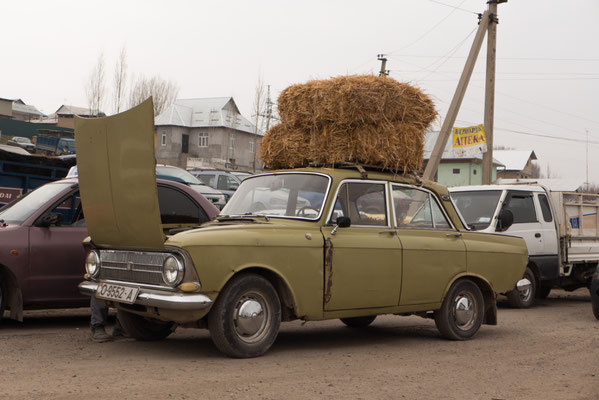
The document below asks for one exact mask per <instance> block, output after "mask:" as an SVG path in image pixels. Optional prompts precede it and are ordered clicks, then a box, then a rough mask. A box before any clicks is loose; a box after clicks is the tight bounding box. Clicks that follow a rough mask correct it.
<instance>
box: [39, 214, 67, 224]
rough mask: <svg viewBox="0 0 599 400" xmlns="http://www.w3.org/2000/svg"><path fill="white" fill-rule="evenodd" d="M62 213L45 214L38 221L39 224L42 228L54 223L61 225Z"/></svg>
mask: <svg viewBox="0 0 599 400" xmlns="http://www.w3.org/2000/svg"><path fill="white" fill-rule="evenodd" d="M62 219H63V217H62V214H58V213H49V214H46V215H44V216H43V217H42V218H41V219H40V220H39V223H38V226H41V227H42V228H48V227H50V226H52V225H54V226H61V225H62Z"/></svg>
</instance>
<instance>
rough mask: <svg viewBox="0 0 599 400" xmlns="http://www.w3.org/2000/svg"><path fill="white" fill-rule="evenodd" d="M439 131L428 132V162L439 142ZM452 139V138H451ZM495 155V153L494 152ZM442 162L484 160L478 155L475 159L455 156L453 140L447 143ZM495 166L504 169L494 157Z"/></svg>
mask: <svg viewBox="0 0 599 400" xmlns="http://www.w3.org/2000/svg"><path fill="white" fill-rule="evenodd" d="M439 133H440V132H439V131H429V132H427V134H426V136H425V138H424V159H425V160H428V159H429V158H431V154H432V153H433V149H434V148H435V143H436V142H437V138H438V137H439ZM450 139H451V138H450ZM493 155H495V152H493ZM441 159H442V160H482V159H483V155H482V154H480V155H477V156H474V157H458V156H456V155H454V154H453V147H452V144H451V140H448V141H447V144H446V145H445V149H444V150H443V155H442V156H441ZM493 164H494V165H497V166H500V167H502V166H503V163H502V162H501V161H500V160H498V159H497V158H496V157H493Z"/></svg>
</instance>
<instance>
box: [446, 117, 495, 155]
mask: <svg viewBox="0 0 599 400" xmlns="http://www.w3.org/2000/svg"><path fill="white" fill-rule="evenodd" d="M452 144H453V146H452V147H453V154H454V156H456V157H477V156H480V154H481V153H485V152H486V151H487V137H486V136H485V128H484V127H483V125H482V124H480V125H476V126H469V127H467V128H453V140H452Z"/></svg>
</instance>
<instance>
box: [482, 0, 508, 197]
mask: <svg viewBox="0 0 599 400" xmlns="http://www.w3.org/2000/svg"><path fill="white" fill-rule="evenodd" d="M505 1H507V0H489V2H488V3H489V10H488V12H489V28H488V31H489V33H488V35H487V78H486V79H487V81H486V84H485V121H484V125H485V136H486V137H487V152H486V153H483V165H482V167H483V168H482V182H483V185H489V184H491V182H493V125H494V118H495V60H496V53H497V51H496V50H497V46H496V43H497V23H498V22H499V20H498V19H497V4H499V3H504V2H505Z"/></svg>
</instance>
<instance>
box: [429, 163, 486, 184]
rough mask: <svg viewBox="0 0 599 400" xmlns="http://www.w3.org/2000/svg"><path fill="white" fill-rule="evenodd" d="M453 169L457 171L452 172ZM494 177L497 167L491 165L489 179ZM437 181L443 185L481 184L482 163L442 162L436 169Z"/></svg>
mask: <svg viewBox="0 0 599 400" xmlns="http://www.w3.org/2000/svg"><path fill="white" fill-rule="evenodd" d="M454 170H456V172H457V173H454ZM458 170H459V171H458ZM496 179H497V167H496V166H493V172H492V176H491V180H492V181H495V180H496ZM437 182H439V183H441V184H443V185H445V186H468V185H482V165H481V164H476V163H470V162H442V163H441V164H440V165H439V168H438V169H437Z"/></svg>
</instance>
